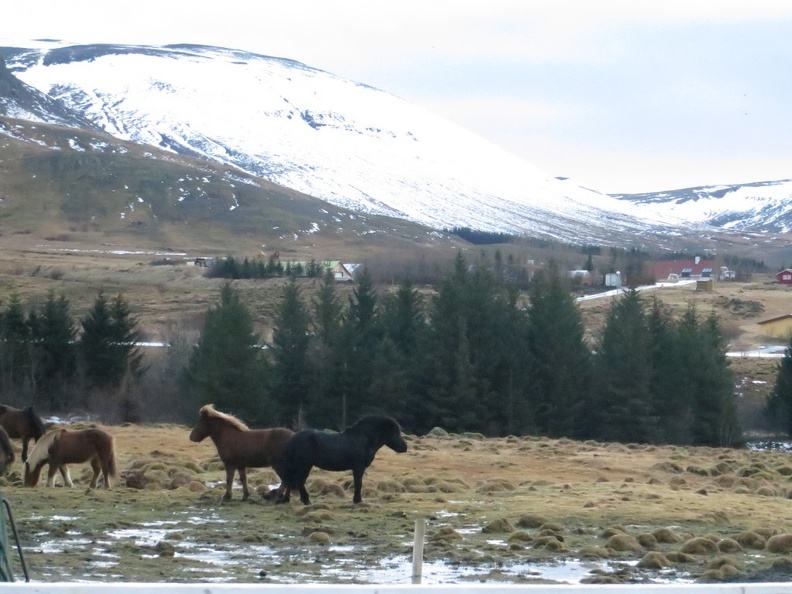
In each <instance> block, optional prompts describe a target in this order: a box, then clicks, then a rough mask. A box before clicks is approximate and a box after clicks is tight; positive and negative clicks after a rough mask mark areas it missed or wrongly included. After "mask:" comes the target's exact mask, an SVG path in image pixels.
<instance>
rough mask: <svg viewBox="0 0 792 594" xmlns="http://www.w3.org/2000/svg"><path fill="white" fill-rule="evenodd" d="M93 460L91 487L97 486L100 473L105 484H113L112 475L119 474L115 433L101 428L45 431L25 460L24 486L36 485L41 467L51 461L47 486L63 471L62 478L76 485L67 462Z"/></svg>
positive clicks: (108, 485) (69, 484)
mask: <svg viewBox="0 0 792 594" xmlns="http://www.w3.org/2000/svg"><path fill="white" fill-rule="evenodd" d="M83 462H90V464H91V468H92V469H93V476H92V477H91V483H90V487H91V489H95V488H96V486H97V483H98V481H99V473H100V472H101V473H102V478H103V479H104V488H105V489H109V488H110V487H112V482H111V479H114V478H116V476H118V464H117V462H116V455H115V447H114V443H113V437H112V436H111V435H110V434H108V433H105V432H104V431H102V430H101V429H81V430H76V431H70V430H68V429H53V430H51V431H48V432H47V433H45V434H44V436H43V437H42V438H41V439H39V440H38V441H37V442H36V445H35V446H33V449H32V450H31V451H30V456H29V457H28V459H27V461H26V462H25V486H26V487H35V486H36V485H37V484H38V481H39V476H40V475H41V469H42V468H43V467H44V465H45V464H49V470H48V471H47V486H48V487H52V486H53V485H54V484H55V475H56V474H57V473H58V471H60V473H61V476H63V482H64V483H65V484H66V485H67V486H69V487H73V486H74V483H73V482H72V480H71V474H70V473H69V467H68V466H67V465H68V464H81V463H83Z"/></svg>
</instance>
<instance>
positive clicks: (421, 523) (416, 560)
mask: <svg viewBox="0 0 792 594" xmlns="http://www.w3.org/2000/svg"><path fill="white" fill-rule="evenodd" d="M425 531H426V518H418V519H417V520H415V538H414V539H413V564H412V568H413V569H412V583H413V584H420V583H421V572H422V571H423V548H424V532H425Z"/></svg>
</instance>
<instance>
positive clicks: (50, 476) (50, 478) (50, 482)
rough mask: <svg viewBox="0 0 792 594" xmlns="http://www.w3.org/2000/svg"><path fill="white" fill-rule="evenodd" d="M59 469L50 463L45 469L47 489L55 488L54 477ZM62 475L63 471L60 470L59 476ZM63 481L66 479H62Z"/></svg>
mask: <svg viewBox="0 0 792 594" xmlns="http://www.w3.org/2000/svg"><path fill="white" fill-rule="evenodd" d="M59 468H60V467H59V466H58V465H57V464H53V463H52V462H50V465H49V467H48V468H47V486H48V487H54V486H55V475H56V474H57V472H58V469H59ZM62 473H63V470H61V474H62ZM63 480H64V481H65V480H66V477H64V478H63Z"/></svg>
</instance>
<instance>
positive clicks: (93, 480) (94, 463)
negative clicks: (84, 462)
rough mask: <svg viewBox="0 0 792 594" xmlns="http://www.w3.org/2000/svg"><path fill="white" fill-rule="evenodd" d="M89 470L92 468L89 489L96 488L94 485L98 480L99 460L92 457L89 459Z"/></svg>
mask: <svg viewBox="0 0 792 594" xmlns="http://www.w3.org/2000/svg"><path fill="white" fill-rule="evenodd" d="M91 470H93V476H92V477H91V483H90V485H89V486H90V487H91V489H96V485H97V483H98V482H99V460H97V459H96V458H93V459H92V460H91ZM105 488H107V485H105Z"/></svg>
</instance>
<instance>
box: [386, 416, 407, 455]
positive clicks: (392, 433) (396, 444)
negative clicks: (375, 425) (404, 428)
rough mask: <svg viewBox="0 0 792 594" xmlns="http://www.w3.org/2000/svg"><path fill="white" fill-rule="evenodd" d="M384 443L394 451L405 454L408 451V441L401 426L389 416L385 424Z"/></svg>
mask: <svg viewBox="0 0 792 594" xmlns="http://www.w3.org/2000/svg"><path fill="white" fill-rule="evenodd" d="M383 434H384V440H383V441H384V443H385V445H386V446H388V447H389V448H390V449H392V450H393V451H394V452H397V453H399V454H403V453H404V452H406V451H407V442H406V441H404V437H403V436H402V432H401V427H399V424H398V423H397V422H396V421H394V420H393V419H391V418H389V417H388V418H387V419H386V421H385V423H384V426H383Z"/></svg>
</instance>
